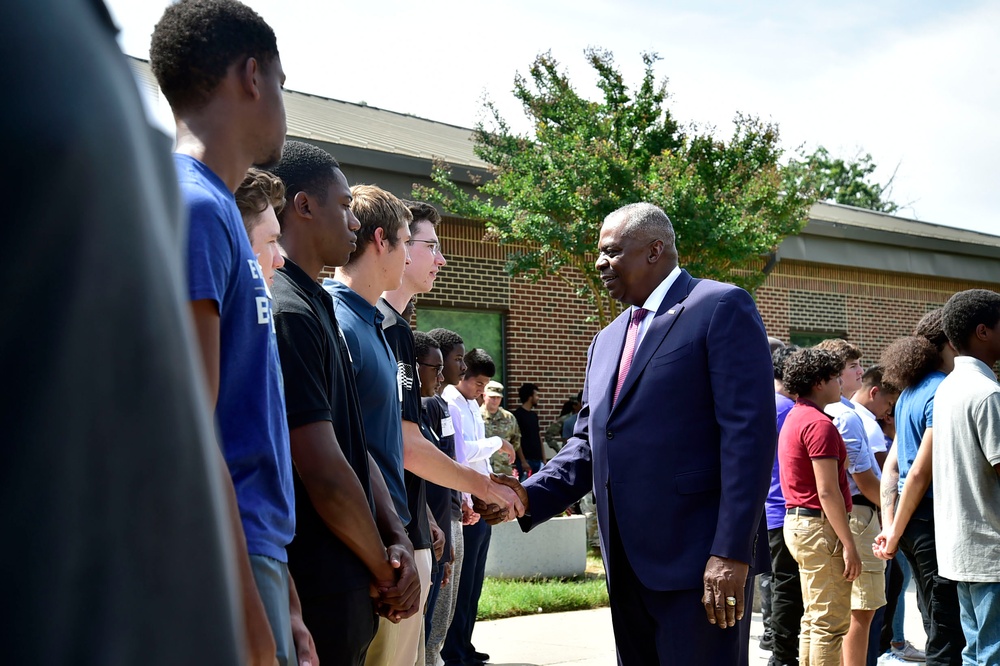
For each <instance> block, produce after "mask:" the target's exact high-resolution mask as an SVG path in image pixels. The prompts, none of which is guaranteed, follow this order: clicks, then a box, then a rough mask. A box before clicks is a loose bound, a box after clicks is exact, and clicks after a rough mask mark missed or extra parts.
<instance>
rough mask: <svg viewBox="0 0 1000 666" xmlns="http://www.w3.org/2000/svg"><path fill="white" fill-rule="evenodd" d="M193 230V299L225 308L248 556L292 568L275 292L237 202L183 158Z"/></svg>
mask: <svg viewBox="0 0 1000 666" xmlns="http://www.w3.org/2000/svg"><path fill="white" fill-rule="evenodd" d="M174 162H175V165H176V167H177V175H178V179H179V181H180V188H181V193H182V195H183V198H184V203H185V207H186V209H187V212H188V216H189V219H190V222H189V228H188V245H187V247H188V256H187V264H188V296H189V298H190V299H191V300H192V301H200V300H210V301H213V302H215V304H216V305H218V308H219V327H220V328H219V398H218V402H217V403H216V409H215V419H216V426H217V428H218V432H219V439H220V445H221V447H222V454H223V457H224V458H225V460H226V465H227V466H228V467H229V473H230V475H231V476H232V479H233V487H234V488H235V490H236V501H237V504H238V505H239V509H240V518H241V519H242V523H243V531H244V532H245V533H246V540H247V550H248V552H249V553H250V554H251V555H264V556H267V557H270V558H273V559H276V560H278V561H280V562H287V561H288V558H287V555H286V554H285V546H287V545H288V544H289V543H290V542H291V540H292V537H293V536H294V534H295V504H294V502H295V494H294V489H293V485H292V461H291V452H290V450H289V447H288V425H287V422H286V421H285V397H284V389H283V386H282V376H281V365H280V361H279V360H278V345H277V340H276V339H275V335H274V321H273V320H272V316H271V293H270V291H269V290H268V288H267V284H266V283H265V281H264V277H263V274H262V273H261V270H260V265H259V264H258V263H257V259H256V257H255V256H254V254H253V250H252V249H251V247H250V240H249V239H248V238H247V234H246V230H245V228H244V226H243V221H242V219H241V218H240V212H239V209H238V208H237V207H236V200H235V199H234V198H233V194H232V192H230V191H229V189H228V188H227V187H226V185H225V183H223V182H222V180H221V179H220V178H219V177H218V176H217V175H216V174H215V173H213V172H212V170H211V169H209V168H208V167H207V166H205V165H204V164H202V163H201V162H199V161H198V160H196V159H194V158H193V157H190V156H187V155H174Z"/></svg>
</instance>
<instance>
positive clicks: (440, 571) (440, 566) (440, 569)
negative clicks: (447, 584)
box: [424, 562, 444, 642]
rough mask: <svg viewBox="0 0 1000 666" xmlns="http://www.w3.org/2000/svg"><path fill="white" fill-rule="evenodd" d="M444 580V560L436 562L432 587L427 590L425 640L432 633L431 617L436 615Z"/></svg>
mask: <svg viewBox="0 0 1000 666" xmlns="http://www.w3.org/2000/svg"><path fill="white" fill-rule="evenodd" d="M442 580H444V562H436V563H435V564H434V571H433V572H432V573H431V589H430V590H428V591H427V605H426V606H425V608H426V610H425V611H424V641H425V642H426V641H427V639H428V638H430V635H431V619H432V618H433V617H434V606H436V605H437V599H438V595H439V594H441V581H442Z"/></svg>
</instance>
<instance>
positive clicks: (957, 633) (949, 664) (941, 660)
mask: <svg viewBox="0 0 1000 666" xmlns="http://www.w3.org/2000/svg"><path fill="white" fill-rule="evenodd" d="M899 548H900V550H902V551H903V553H904V554H905V555H906V559H907V560H908V561H909V563H910V566H911V567H912V569H913V580H914V582H915V583H916V586H917V600H918V601H919V603H920V609H921V611H923V613H924V616H923V620H924V631H926V633H927V646H926V649H925V650H924V652H925V653H926V654H927V666H960V664H961V663H962V649H963V648H964V647H965V634H963V633H962V623H961V620H960V619H959V614H960V610H959V605H958V588H957V586H956V584H955V582H954V581H950V580H948V579H947V578H942V577H941V576H940V575H939V574H938V564H937V551H936V546H935V539H934V503H933V501H932V500H931V498H929V497H925V498H924V499H923V500H921V501H920V504H919V506H917V510H916V511H914V512H913V517H912V518H910V522H909V523H908V524H907V525H906V529H905V530H904V531H903V536H902V537H901V538H900V540H899Z"/></svg>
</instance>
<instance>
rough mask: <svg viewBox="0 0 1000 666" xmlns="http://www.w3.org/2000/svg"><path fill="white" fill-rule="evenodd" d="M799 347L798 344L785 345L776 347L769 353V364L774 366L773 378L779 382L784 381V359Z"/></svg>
mask: <svg viewBox="0 0 1000 666" xmlns="http://www.w3.org/2000/svg"><path fill="white" fill-rule="evenodd" d="M799 349H801V347H799V346H798V345H786V346H784V347H778V348H777V349H775V350H774V353H773V354H771V365H773V366H774V378H775V379H777V380H778V381H779V382H781V383H784V379H783V377H784V373H785V361H786V360H787V359H788V357H789V356H791V355H792V354H794V353H795V352H797V351H798V350H799Z"/></svg>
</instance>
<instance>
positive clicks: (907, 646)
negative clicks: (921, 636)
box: [889, 641, 927, 661]
mask: <svg viewBox="0 0 1000 666" xmlns="http://www.w3.org/2000/svg"><path fill="white" fill-rule="evenodd" d="M889 651H890V652H892V653H893V654H894V655H895V656H897V657H899V658H900V659H902V660H903V661H927V656H926V655H925V654H924V651H923V650H918V649H917V648H915V647H913V643H911V642H910V641H903V644H902V645H901V646H900V647H896V646H895V645H893V646H892V647H891V649H890V650H889Z"/></svg>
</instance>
